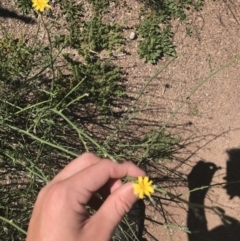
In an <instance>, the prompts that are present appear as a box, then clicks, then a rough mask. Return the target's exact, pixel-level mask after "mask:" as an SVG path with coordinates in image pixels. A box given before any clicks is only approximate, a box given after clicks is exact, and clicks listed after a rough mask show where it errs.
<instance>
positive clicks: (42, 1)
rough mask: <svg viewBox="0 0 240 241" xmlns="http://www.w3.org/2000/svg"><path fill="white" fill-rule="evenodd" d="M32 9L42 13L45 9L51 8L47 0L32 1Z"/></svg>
mask: <svg viewBox="0 0 240 241" xmlns="http://www.w3.org/2000/svg"><path fill="white" fill-rule="evenodd" d="M32 7H33V8H35V10H36V11H40V12H43V11H44V9H45V8H51V6H50V5H49V4H48V0H32Z"/></svg>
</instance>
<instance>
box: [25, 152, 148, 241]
mask: <svg viewBox="0 0 240 241" xmlns="http://www.w3.org/2000/svg"><path fill="white" fill-rule="evenodd" d="M145 175H146V174H145V172H144V171H143V170H141V169H140V168H138V167H137V166H136V165H134V164H133V163H131V162H126V161H124V162H122V163H114V162H112V161H111V160H108V159H101V158H99V157H97V156H95V155H93V154H91V153H85V154H83V155H81V156H80V157H78V158H76V159H75V160H73V161H72V162H71V163H70V164H68V165H67V166H66V167H65V168H64V169H63V170H62V171H61V172H60V173H59V174H57V175H56V176H55V177H54V179H53V180H52V181H51V182H50V183H49V184H47V185H46V186H45V187H44V188H43V189H42V190H41V191H40V192H39V194H38V197H37V200H36V203H35V205H34V209H33V213H32V217H31V220H30V223H29V227H28V233H27V239H26V241H56V240H58V241H61V240H64V241H65V240H68V241H80V240H84V241H95V240H98V241H109V240H111V238H112V233H113V231H114V230H115V228H116V226H117V225H118V223H119V222H120V221H121V219H122V218H123V216H124V215H125V214H126V213H127V212H129V211H130V209H131V207H132V205H133V204H134V203H135V202H136V201H137V199H138V197H137V196H135V195H134V194H133V188H132V183H125V184H123V183H122V182H121V178H123V177H126V176H131V177H138V176H145ZM96 193H98V195H96ZM100 196H101V197H102V198H100ZM87 205H88V206H90V207H92V208H94V209H95V210H96V212H95V213H94V214H93V215H92V216H90V215H89V213H88V211H87V209H86V206H87Z"/></svg>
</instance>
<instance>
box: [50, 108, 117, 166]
mask: <svg viewBox="0 0 240 241" xmlns="http://www.w3.org/2000/svg"><path fill="white" fill-rule="evenodd" d="M51 111H52V112H54V113H55V114H57V115H59V116H61V117H62V118H63V119H64V120H65V121H66V122H67V123H68V124H69V125H70V126H71V127H72V128H73V129H74V130H75V131H76V132H77V133H78V135H80V136H83V137H85V138H86V139H88V140H89V141H90V142H91V143H92V144H93V145H95V146H96V147H97V148H98V149H99V150H101V151H102V153H103V154H104V156H105V157H108V158H109V159H111V160H112V161H114V162H117V161H116V160H115V159H114V158H113V156H111V155H110V154H109V153H108V152H107V151H106V150H105V148H103V147H101V146H100V145H99V144H98V143H97V142H96V141H95V140H94V139H92V138H91V137H90V136H88V135H87V134H86V133H84V132H83V131H82V130H81V129H79V128H78V127H77V126H76V125H75V124H73V123H72V122H71V121H70V120H69V119H68V118H67V117H66V116H65V115H64V114H62V113H61V112H60V111H58V110H56V109H51Z"/></svg>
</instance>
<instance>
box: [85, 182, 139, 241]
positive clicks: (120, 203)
mask: <svg viewBox="0 0 240 241" xmlns="http://www.w3.org/2000/svg"><path fill="white" fill-rule="evenodd" d="M137 200H138V198H137V196H135V195H134V194H133V187H132V183H125V184H123V185H122V186H121V187H119V188H118V189H117V190H115V191H114V192H113V193H112V194H111V195H109V196H108V198H107V199H106V201H105V202H104V203H103V204H102V206H101V207H100V209H99V210H98V211H97V212H96V213H95V214H94V216H93V217H92V218H91V220H90V221H89V224H90V223H91V227H94V231H95V232H96V233H99V234H101V238H100V237H99V238H100V239H98V240H110V238H111V237H112V233H113V231H114V230H115V228H116V227H117V225H118V224H119V223H120V221H121V220H122V218H123V216H124V215H125V214H126V213H128V212H129V211H130V209H131V208H132V206H133V204H134V203H135V202H136V201H137Z"/></svg>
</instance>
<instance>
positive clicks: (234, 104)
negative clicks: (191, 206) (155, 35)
mask: <svg viewBox="0 0 240 241" xmlns="http://www.w3.org/2000/svg"><path fill="white" fill-rule="evenodd" d="M3 2H4V1H3ZM131 2H132V4H134V6H135V5H136V8H138V4H136V2H135V1H129V3H131ZM5 6H7V7H8V4H6V5H5ZM5 6H4V7H5ZM126 14H128V13H124V12H121V11H120V12H118V13H117V16H116V18H117V19H118V20H121V17H122V19H124V21H125V22H126V24H128V25H129V26H130V27H131V26H132V25H134V24H135V23H136V16H135V15H134V13H129V15H127V16H126ZM112 15H114V13H112ZM126 19H127V21H126ZM190 20H191V22H190V26H191V29H192V36H189V35H187V34H186V30H185V26H183V25H181V24H178V23H176V24H175V36H174V41H175V45H176V46H177V52H178V54H179V57H178V58H177V59H176V60H175V61H174V62H173V63H172V64H171V65H170V66H169V67H168V68H167V69H166V71H164V73H162V74H161V75H159V76H158V77H157V78H155V79H154V80H153V82H152V83H151V84H150V85H149V86H148V88H147V89H146V91H145V93H144V96H143V98H141V100H140V103H146V101H149V104H148V106H147V109H146V110H144V111H143V112H142V114H141V115H140V116H138V118H139V119H142V120H148V122H151V121H152V122H153V123H156V121H157V122H159V121H160V122H159V123H163V122H164V121H165V120H166V119H167V118H168V117H170V115H171V114H172V113H173V111H174V110H175V109H176V108H177V107H178V106H179V104H180V103H181V101H182V100H183V99H185V98H186V97H187V96H188V94H189V93H190V92H191V90H192V89H193V88H194V87H196V85H197V84H198V83H200V81H202V80H203V79H204V78H205V77H206V76H208V75H209V74H211V72H212V71H214V70H216V69H217V68H219V67H220V66H222V65H223V64H225V63H227V62H228V61H229V60H230V59H231V58H233V57H234V56H236V55H237V54H240V37H239V36H240V1H239V0H235V1H229V0H219V1H211V0H207V1H206V4H205V6H204V8H203V10H202V11H201V12H197V13H192V14H191V16H190ZM6 21H7V22H5V24H6V25H8V24H9V26H12V29H16V28H17V29H19V28H20V27H21V26H23V25H24V26H25V27H27V28H29V25H25V24H24V23H22V22H19V21H15V20H13V19H8V20H6ZM30 27H31V26H30ZM21 31H22V30H21ZM21 31H20V33H21ZM28 31H30V30H29V29H28ZM129 31H131V29H130V30H129ZM128 34H129V32H126V36H128ZM137 43H138V42H137V40H128V45H127V46H126V48H127V51H128V52H129V53H130V55H127V56H123V57H121V58H119V59H118V60H116V63H118V64H119V65H120V66H122V67H124V69H125V70H126V71H127V73H128V77H127V78H128V92H129V93H132V95H133V96H137V94H138V93H139V91H140V90H141V88H142V87H143V86H144V84H145V83H146V81H147V80H148V79H149V78H150V76H152V75H153V74H154V73H155V72H156V71H157V70H159V69H160V68H161V67H162V66H163V65H164V64H165V63H166V61H167V60H166V59H164V60H162V61H160V62H159V64H157V65H156V66H152V65H151V64H145V63H143V61H142V60H139V58H138V57H137V53H136V51H137V50H136V46H137ZM239 67H240V62H235V63H234V64H232V65H231V66H230V67H228V68H226V69H224V70H223V71H221V72H219V73H218V74H216V75H215V76H214V77H213V78H211V79H209V80H208V81H207V82H206V83H205V84H204V85H203V86H202V87H201V88H200V89H199V90H197V92H196V93H195V94H194V95H193V96H192V97H191V98H190V99H189V100H188V102H187V104H186V105H185V106H184V107H183V108H182V109H181V110H180V111H179V112H178V113H177V115H176V116H175V118H174V119H173V121H172V122H171V123H170V124H169V125H168V127H169V128H168V129H169V131H170V132H171V133H173V134H174V135H177V136H180V137H181V140H182V149H181V151H178V153H176V155H175V161H174V162H173V163H172V164H171V165H172V166H174V165H175V166H174V169H175V171H176V172H179V173H185V174H186V175H187V174H189V173H190V172H191V170H192V168H193V166H195V164H196V163H197V162H198V161H200V160H205V161H206V162H212V163H214V164H215V165H216V166H218V167H221V169H219V170H217V171H216V173H215V175H214V177H213V180H212V182H211V184H216V183H223V182H225V181H226V180H225V179H224V177H226V175H227V174H229V173H228V172H229V170H228V169H227V161H229V160H231V161H232V162H236V163H237V161H239V162H240V155H239V152H240V71H239ZM166 84H167V86H168V88H166ZM143 128H144V127H143ZM232 149H236V151H235V152H234V153H236V154H231V153H232V152H231V150H232ZM233 156H234V157H233ZM179 161H181V162H179ZM179 163H181V165H179ZM237 168H238V169H237ZM234 171H235V175H240V169H239V164H238V165H237V164H236V168H235V170H234ZM205 176H206V173H204V172H203V173H202V177H203V178H204V177H205ZM186 186H187V183H185V185H182V187H179V188H176V187H174V188H173V190H174V191H176V192H177V193H185V194H183V195H182V197H183V198H185V199H186V200H188V198H189V195H188V193H187V191H188V189H187V187H186ZM236 188H238V190H235V192H234V191H233V190H232V191H231V190H228V191H227V190H226V189H225V188H224V185H217V186H215V187H213V188H211V189H210V190H209V191H208V193H207V197H206V199H205V204H206V205H210V206H221V207H222V208H223V209H224V211H225V213H226V214H227V215H229V216H231V217H232V218H235V219H236V220H239V221H240V200H239V197H240V191H239V190H240V188H239V186H238V187H236ZM230 196H231V197H232V199H230ZM167 209H168V212H169V213H168V214H169V215H170V216H172V220H173V222H174V221H175V222H176V223H177V224H178V225H180V226H182V227H183V229H184V227H185V226H187V212H186V209H187V207H186V206H184V205H182V206H181V205H177V204H176V205H171V206H169V207H168V208H167ZM148 215H151V218H153V219H154V220H155V221H158V222H164V217H163V214H162V213H160V212H159V213H157V212H154V213H153V212H151V209H149V210H148ZM206 219H207V226H208V230H212V229H213V228H215V227H217V226H219V225H221V224H222V221H221V220H220V218H219V217H218V216H217V215H213V214H212V213H211V212H206ZM146 228H147V231H148V232H149V233H150V234H151V235H152V237H151V236H150V235H148V234H146V239H147V240H148V241H151V240H171V239H170V237H169V234H168V232H170V233H171V235H172V240H174V241H180V240H181V241H187V240H188V237H187V234H186V232H184V231H183V230H181V229H180V228H175V227H174V226H171V227H170V231H169V230H167V229H164V228H163V227H162V226H159V225H153V224H152V223H151V224H150V223H149V222H148V221H146ZM193 240H194V239H193ZM214 240H215V239H214ZM219 240H220V239H219Z"/></svg>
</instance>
